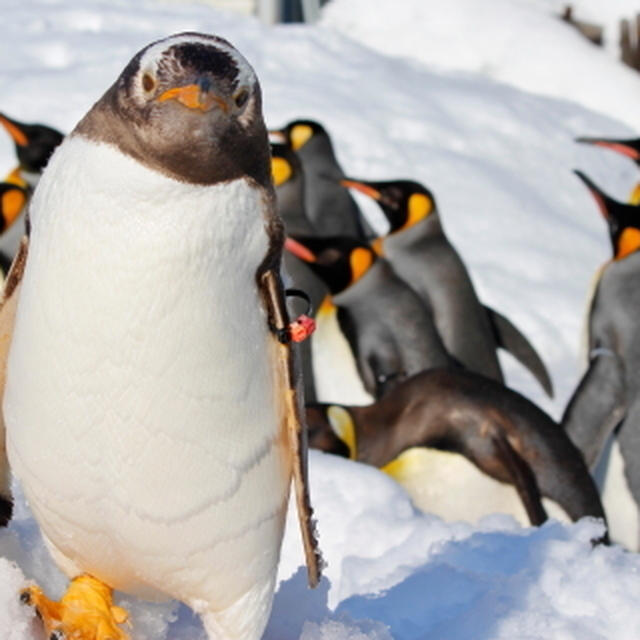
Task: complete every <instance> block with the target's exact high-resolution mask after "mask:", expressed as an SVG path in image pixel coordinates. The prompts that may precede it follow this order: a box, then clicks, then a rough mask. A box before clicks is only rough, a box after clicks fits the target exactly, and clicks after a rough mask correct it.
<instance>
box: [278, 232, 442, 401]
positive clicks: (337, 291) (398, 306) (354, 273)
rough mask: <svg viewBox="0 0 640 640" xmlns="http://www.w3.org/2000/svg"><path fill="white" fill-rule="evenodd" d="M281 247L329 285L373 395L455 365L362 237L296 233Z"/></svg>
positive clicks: (409, 293)
mask: <svg viewBox="0 0 640 640" xmlns="http://www.w3.org/2000/svg"><path fill="white" fill-rule="evenodd" d="M286 248H287V250H288V251H291V252H292V253H294V254H295V255H297V256H298V257H300V258H301V259H302V260H306V261H307V262H308V263H309V266H310V267H311V268H312V269H313V270H314V271H315V273H316V274H317V275H318V276H320V278H322V280H323V281H324V282H325V284H326V285H327V286H328V288H329V291H330V292H331V296H332V299H333V302H334V303H335V305H336V307H337V319H338V324H339V327H340V330H341V331H342V333H343V334H344V336H345V337H346V339H347V341H348V343H349V346H350V348H351V352H352V356H351V357H352V358H353V359H355V362H356V366H357V370H358V373H359V374H360V377H361V379H362V382H363V384H364V387H365V389H366V390H367V391H368V392H369V393H370V394H371V395H372V396H374V397H375V398H379V397H381V396H382V395H383V394H384V393H386V392H388V391H389V390H390V389H392V388H393V387H394V386H396V385H397V384H398V383H399V382H400V381H401V380H403V379H404V378H405V377H407V376H410V375H413V374H415V373H418V372H419V371H422V370H423V369H428V368H432V367H447V366H455V363H454V361H453V360H452V358H451V357H450V356H449V354H448V353H447V351H446V349H445V348H444V345H443V344H442V340H441V339H440V336H439V335H438V332H437V330H436V328H435V326H434V324H433V319H432V317H431V314H430V312H429V310H428V309H427V308H426V307H425V306H424V305H423V304H422V302H421V301H420V299H419V298H418V296H417V294H416V293H415V292H414V291H413V290H412V289H411V288H410V287H409V286H408V285H406V284H405V283H404V282H403V281H402V280H401V279H400V278H399V277H398V276H397V275H396V274H395V273H394V271H393V269H392V268H391V267H390V265H389V263H388V262H387V261H386V260H385V259H384V258H380V257H379V256H377V255H376V253H375V251H373V249H372V248H371V247H370V246H369V245H368V244H367V243H366V242H364V241H361V240H357V239H355V238H348V237H346V236H342V237H336V238H301V237H298V238H288V239H287V241H286ZM318 320H319V321H320V318H318ZM331 375H334V374H333V372H332V373H331Z"/></svg>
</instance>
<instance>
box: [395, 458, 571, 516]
mask: <svg viewBox="0 0 640 640" xmlns="http://www.w3.org/2000/svg"><path fill="white" fill-rule="evenodd" d="M388 466H389V467H391V468H392V476H393V478H394V479H395V480H397V481H398V482H399V483H400V484H401V485H402V486H403V487H404V488H405V489H406V491H407V493H408V494H409V496H410V497H411V500H412V501H413V503H414V504H415V506H416V507H418V508H419V509H420V510H421V511H424V512H425V513H432V514H435V515H437V516H439V517H440V518H442V519H443V520H445V521H447V522H456V521H460V520H463V521H467V522H476V521H477V520H479V519H480V518H482V517H483V516H487V515H489V514H492V513H506V514H509V515H511V516H513V517H514V518H515V519H516V520H517V521H518V522H519V523H520V524H521V525H522V526H524V527H528V526H530V525H531V523H530V521H529V518H528V516H527V512H526V511H525V509H524V506H523V504H522V501H521V500H520V498H519V497H518V493H517V491H516V490H515V488H514V487H513V485H509V484H506V483H503V482H499V481H498V480H495V479H494V478H491V477H490V476H488V475H486V474H484V473H482V471H480V470H479V469H478V468H477V467H476V466H475V465H474V464H473V463H472V462H470V461H469V460H467V458H465V457H464V456H462V455H460V454H458V453H454V452H451V451H442V450H439V449H430V448H425V447H419V448H413V449H408V450H407V451H405V452H404V453H403V454H402V455H400V456H399V457H398V458H396V460H394V461H393V462H391V463H390V464H389V465H388ZM385 470H386V467H385ZM542 502H543V505H544V507H545V510H547V513H548V515H549V517H551V518H556V519H558V520H560V521H561V522H567V523H568V522H571V519H570V518H569V516H568V515H567V514H566V512H565V511H564V509H562V507H560V506H559V505H558V504H557V503H556V502H555V501H553V500H549V499H548V498H543V500H542Z"/></svg>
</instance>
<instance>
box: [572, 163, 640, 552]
mask: <svg viewBox="0 0 640 640" xmlns="http://www.w3.org/2000/svg"><path fill="white" fill-rule="evenodd" d="M576 173H577V175H578V176H579V177H580V179H581V180H582V181H583V182H584V183H585V185H586V186H587V188H588V189H589V191H590V192H591V193H592V195H593V196H594V198H595V200H596V202H597V204H598V207H599V209H600V212H601V213H602V215H603V216H604V218H605V220H606V222H607V224H608V227H609V235H610V238H611V243H612V246H613V259H612V260H611V261H609V262H607V263H606V264H605V265H604V266H603V268H602V269H601V271H600V273H599V279H598V281H597V283H596V286H595V291H594V295H593V298H592V301H591V305H590V308H589V323H588V332H589V336H588V338H589V365H588V368H587V370H586V372H585V374H584V375H583V377H582V380H581V381H580V384H579V385H578V387H577V388H576V390H575V392H574V394H573V396H572V398H571V400H570V401H569V403H568V405H567V408H566V410H565V413H564V416H563V418H562V425H563V427H564V428H565V429H566V431H567V433H568V435H569V437H570V438H571V439H572V440H573V442H574V443H575V444H576V445H577V447H578V448H579V449H580V450H581V451H582V453H583V455H584V457H585V460H586V462H587V465H588V466H589V467H590V468H591V469H592V470H595V468H596V465H598V464H599V459H600V458H601V456H602V453H603V451H604V450H605V448H606V445H607V442H608V440H609V439H610V438H611V437H613V442H612V445H613V448H612V449H611V451H610V453H611V456H609V457H607V459H606V460H604V461H603V464H604V465H605V466H606V465H609V469H608V470H607V472H606V476H607V477H606V478H605V481H604V482H605V487H604V489H603V502H604V506H605V510H606V511H607V516H608V518H609V522H610V527H611V535H612V538H613V539H614V540H616V541H620V542H622V543H624V544H625V545H626V546H628V547H629V548H631V549H636V550H637V549H638V548H640V535H639V533H640V528H639V527H640V522H639V520H638V515H639V512H638V505H640V291H639V290H638V279H639V278H640V251H638V249H640V209H639V208H638V207H637V206H633V205H627V204H623V203H620V202H617V201H615V200H613V199H612V198H610V197H609V196H607V195H606V194H605V193H604V192H603V191H602V190H600V189H599V188H598V187H597V186H596V185H595V184H594V183H593V182H592V181H591V180H590V179H589V178H588V177H587V176H586V175H584V174H583V173H582V172H579V171H576ZM620 456H621V458H620ZM621 462H622V463H623V464H620V463H621ZM615 466H617V467H621V466H624V479H622V478H620V477H616V476H615V474H614V475H611V473H610V472H611V471H612V470H613V468H614V467H615ZM612 483H617V485H618V487H619V488H618V490H616V492H615V493H616V495H609V494H610V493H611V492H610V491H608V490H607V486H606V485H609V486H612ZM612 500H613V501H612Z"/></svg>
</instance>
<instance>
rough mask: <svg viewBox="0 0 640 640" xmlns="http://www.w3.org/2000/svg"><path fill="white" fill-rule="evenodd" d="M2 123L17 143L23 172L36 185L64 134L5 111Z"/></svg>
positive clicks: (17, 151)
mask: <svg viewBox="0 0 640 640" xmlns="http://www.w3.org/2000/svg"><path fill="white" fill-rule="evenodd" d="M0 124H1V125H2V126H3V127H4V128H5V130H6V131H7V133H8V134H9V135H10V136H11V139H12V140H13V142H14V144H15V147H16V155H17V156H18V162H19V163H20V171H21V173H22V174H23V176H24V177H25V178H26V179H27V181H28V182H29V183H30V184H32V185H33V186H35V183H37V181H38V177H39V176H40V174H41V173H42V171H43V169H44V168H45V167H46V166H47V162H49V158H50V157H51V154H52V153H53V152H54V150H55V148H56V147H57V146H58V145H59V144H60V143H61V142H62V140H63V138H64V135H63V134H62V133H60V132H59V131H57V130H56V129H53V128H52V127H48V126H46V125H44V124H25V123H23V122H18V121H17V120H13V119H12V118H9V116H7V115H5V114H4V113H0Z"/></svg>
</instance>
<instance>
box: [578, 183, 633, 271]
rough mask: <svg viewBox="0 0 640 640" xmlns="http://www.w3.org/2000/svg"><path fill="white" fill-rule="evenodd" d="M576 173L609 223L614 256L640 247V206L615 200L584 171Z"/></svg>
mask: <svg viewBox="0 0 640 640" xmlns="http://www.w3.org/2000/svg"><path fill="white" fill-rule="evenodd" d="M575 174H576V175H577V176H578V177H579V178H580V180H582V182H583V183H584V184H585V185H586V186H587V189H589V191H590V192H591V195H592V196H593V197H594V199H595V201H596V203H597V204H598V208H599V209H600V213H601V214H602V215H603V217H604V219H605V220H606V221H607V224H608V225H609V236H610V238H611V244H612V245H613V257H614V258H615V259H616V260H620V259H621V258H624V257H626V256H628V255H629V254H630V253H633V252H634V251H636V250H637V249H640V207H639V206H637V205H631V204H624V203H623V202H618V201H617V200H614V199H613V198H611V197H610V196H608V195H607V194H606V193H604V191H602V190H601V189H600V188H599V187H597V186H596V185H595V184H594V183H593V181H592V180H590V179H589V178H588V177H587V176H586V175H585V174H584V173H582V172H581V171H575Z"/></svg>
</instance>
